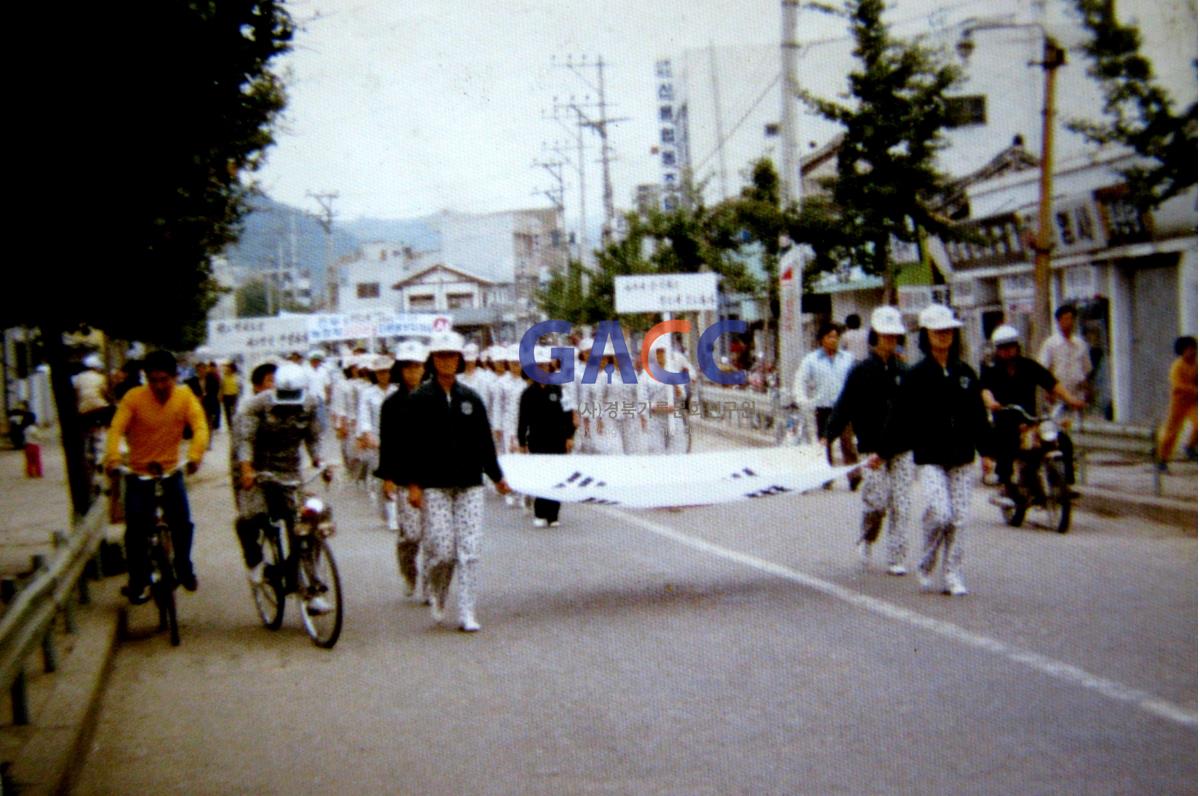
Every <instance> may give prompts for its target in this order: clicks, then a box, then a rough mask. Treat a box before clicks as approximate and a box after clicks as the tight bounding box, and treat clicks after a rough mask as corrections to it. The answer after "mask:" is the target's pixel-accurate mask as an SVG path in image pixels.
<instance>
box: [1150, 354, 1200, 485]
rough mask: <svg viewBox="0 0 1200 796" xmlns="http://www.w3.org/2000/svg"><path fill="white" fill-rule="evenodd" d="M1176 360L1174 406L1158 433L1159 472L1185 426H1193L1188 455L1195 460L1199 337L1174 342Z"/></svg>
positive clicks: (1172, 381) (1172, 377)
mask: <svg viewBox="0 0 1200 796" xmlns="http://www.w3.org/2000/svg"><path fill="white" fill-rule="evenodd" d="M1175 357H1176V359H1175V361H1174V362H1173V363H1171V375H1170V379H1171V405H1170V407H1169V408H1168V409H1167V421H1166V423H1164V424H1163V426H1162V428H1161V429H1160V431H1159V444H1158V461H1157V462H1156V463H1155V464H1156V466H1157V467H1158V469H1159V470H1161V471H1163V472H1165V471H1166V469H1167V462H1168V461H1170V459H1171V455H1172V454H1174V453H1175V441H1176V440H1177V439H1179V432H1180V431H1182V430H1183V424H1184V423H1188V424H1190V425H1191V427H1192V430H1191V436H1190V437H1189V439H1188V444H1187V455H1188V458H1189V459H1192V460H1195V458H1196V338H1195V337H1180V338H1178V339H1177V340H1176V341H1175Z"/></svg>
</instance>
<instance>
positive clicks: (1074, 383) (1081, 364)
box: [1037, 304, 1092, 406]
mask: <svg viewBox="0 0 1200 796" xmlns="http://www.w3.org/2000/svg"><path fill="white" fill-rule="evenodd" d="M1076 317H1077V315H1076V312H1075V307H1074V306H1073V305H1071V304H1064V305H1062V306H1061V307H1059V308H1058V309H1057V310H1055V311H1054V321H1055V330H1054V333H1053V334H1051V335H1050V336H1049V337H1047V338H1046V341H1045V342H1044V343H1042V347H1041V349H1039V350H1038V356H1037V361H1038V362H1039V363H1040V364H1041V366H1042V367H1044V368H1046V370H1048V371H1050V373H1051V374H1053V375H1054V378H1055V379H1057V380H1058V382H1059V383H1060V384H1062V385H1063V387H1065V388H1066V389H1067V391H1068V392H1070V393H1071V394H1072V395H1074V396H1075V397H1077V398H1079V399H1080V400H1082V401H1083V402H1084V405H1085V406H1086V405H1087V400H1088V396H1089V394H1090V392H1091V385H1090V382H1089V381H1088V377H1089V376H1090V375H1091V373H1092V353H1091V348H1090V347H1089V346H1088V344H1087V341H1086V340H1084V339H1083V338H1082V337H1080V336H1079V333H1078V332H1077V331H1076V323H1075V320H1076Z"/></svg>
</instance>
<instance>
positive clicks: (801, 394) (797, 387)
mask: <svg viewBox="0 0 1200 796" xmlns="http://www.w3.org/2000/svg"><path fill="white" fill-rule="evenodd" d="M838 337H839V335H838V329H837V327H836V326H834V325H833V324H832V323H823V324H821V325H820V326H819V327H818V328H817V348H816V349H815V350H813V351H810V352H809V353H808V354H805V356H804V359H802V360H801V361H800V368H799V370H797V371H796V379H795V383H794V384H793V386H792V394H793V395H795V396H796V401H797V403H799V404H800V405H802V406H805V405H807V406H812V407H815V409H816V412H815V417H816V421H817V437H818V438H819V439H822V440H825V457H826V459H828V460H829V463H830V464H833V438H832V437H830V436H829V434H827V433H826V430H825V427H826V426H827V425H829V416H830V415H831V414H833V405H834V404H835V403H837V399H838V396H839V395H841V394H842V387H844V386H845V384H846V376H847V374H849V373H850V368H852V367H854V356H853V355H852V354H850V353H849V352H846V351H842V350H840V349H839V348H838ZM839 439H840V441H841V447H842V462H843V463H844V464H854V463H855V462H857V461H858V457H857V456H856V455H855V454H854V436H853V432H852V431H851V429H850V428H849V427H846V428H845V429H844V430H843V431H842V434H841V437H839ZM847 477H848V479H849V481H850V489H851V490H854V489H857V488H858V484H859V482H860V481H861V480H862V475H860V474H859V472H858V470H852V471H851V472H850V474H849V476H847ZM829 486H830V485H827V486H826V488H829Z"/></svg>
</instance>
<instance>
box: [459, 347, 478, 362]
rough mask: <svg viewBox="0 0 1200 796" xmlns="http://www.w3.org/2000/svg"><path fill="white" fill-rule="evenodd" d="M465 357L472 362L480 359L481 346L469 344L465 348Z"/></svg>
mask: <svg viewBox="0 0 1200 796" xmlns="http://www.w3.org/2000/svg"><path fill="white" fill-rule="evenodd" d="M463 356H464V357H466V358H467V359H468V360H469V361H471V362H474V361H475V360H477V359H479V346H478V345H477V344H476V343H467V344H466V345H465V346H463Z"/></svg>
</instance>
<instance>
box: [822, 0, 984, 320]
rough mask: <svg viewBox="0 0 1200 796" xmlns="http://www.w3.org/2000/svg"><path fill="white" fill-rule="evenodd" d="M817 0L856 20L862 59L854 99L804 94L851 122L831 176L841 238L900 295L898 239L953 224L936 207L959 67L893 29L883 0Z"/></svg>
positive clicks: (890, 295) (853, 81)
mask: <svg viewBox="0 0 1200 796" xmlns="http://www.w3.org/2000/svg"><path fill="white" fill-rule="evenodd" d="M812 7H814V8H817V9H819V10H822V11H825V12H827V13H831V14H835V15H837V16H841V17H844V18H846V19H847V20H848V21H849V23H850V31H851V33H852V35H853V37H854V41H855V47H854V56H855V58H857V59H858V61H859V64H860V66H859V68H858V69H856V70H855V71H853V72H851V73H850V76H849V89H850V97H851V99H852V104H848V105H846V104H841V103H838V102H834V101H831V100H827V99H822V98H820V97H817V96H814V95H812V94H810V93H807V92H805V93H803V94H802V98H803V99H804V101H805V103H806V104H808V106H809V107H811V108H813V109H814V110H816V111H817V112H818V113H820V114H821V115H822V116H824V117H825V118H827V119H830V120H831V121H834V122H837V123H838V124H840V125H841V126H842V127H844V128H845V133H844V135H843V138H842V143H841V147H840V148H839V151H838V164H837V179H836V180H833V181H831V182H830V187H831V188H832V199H833V204H834V206H835V208H836V209H835V213H836V214H838V215H840V216H841V219H842V224H843V230H844V234H845V240H844V242H843V244H842V245H844V246H845V247H846V250H847V252H848V253H850V254H851V255H853V256H854V259H855V260H856V261H857V263H858V264H859V265H860V266H862V267H863V269H864V270H866V271H867V272H868V273H875V274H879V275H882V276H883V277H884V284H885V292H886V293H887V297H886V298H887V300H889V301H894V300H895V292H894V274H893V273H892V268H891V266H890V261H889V249H890V241H891V240H892V239H893V238H896V239H899V240H904V241H910V242H916V241H917V240H918V236H919V234H920V231H919V230H920V229H924V230H926V231H931V232H935V233H945V234H951V231H950V229H949V225H948V223H947V220H946V219H944V218H942V217H940V216H939V215H937V214H936V213H934V212H933V211H932V210H931V209H930V208H931V205H932V203H933V201H934V200H935V198H936V197H937V196H938V195H939V194H940V193H941V192H943V191H944V190H945V188H946V184H947V179H946V177H945V176H944V175H942V174H941V173H940V172H939V171H938V170H937V167H936V162H935V158H936V154H937V152H938V150H940V149H942V148H943V147H944V146H945V141H944V139H943V137H942V135H941V131H942V130H943V129H945V128H946V127H948V125H949V122H950V117H949V113H948V109H947V102H946V96H947V92H948V91H949V90H950V89H951V88H952V87H953V86H954V85H955V84H956V83H957V82H958V80H959V79H960V76H961V73H960V71H959V69H958V68H957V67H955V66H953V65H951V64H949V63H947V62H943V60H942V59H941V58H940V57H939V56H938V55H937V54H936V53H935V52H933V51H932V50H930V49H928V48H926V47H924V46H922V45H920V44H917V43H913V42H902V41H899V40H896V39H894V38H892V36H891V35H890V33H889V31H888V27H887V25H886V24H885V23H884V21H883V11H884V5H883V2H882V0H845V2H844V3H843V5H842V6H840V7H836V8H835V7H831V6H822V5H815V6H812Z"/></svg>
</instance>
